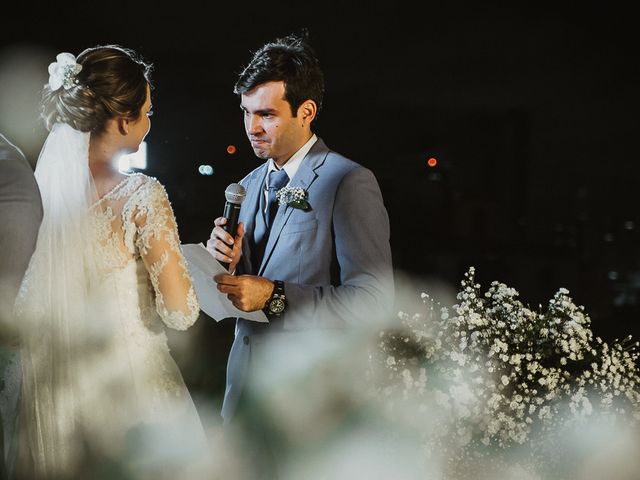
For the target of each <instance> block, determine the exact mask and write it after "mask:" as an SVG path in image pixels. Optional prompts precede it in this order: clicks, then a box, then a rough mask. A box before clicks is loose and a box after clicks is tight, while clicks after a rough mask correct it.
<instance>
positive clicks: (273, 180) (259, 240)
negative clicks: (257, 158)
mask: <svg viewBox="0 0 640 480" xmlns="http://www.w3.org/2000/svg"><path fill="white" fill-rule="evenodd" d="M287 182H289V176H288V175H287V172H285V171H284V170H272V171H271V172H269V178H268V181H267V185H268V188H267V195H268V200H267V202H268V203H267V207H266V208H265V200H264V191H261V192H260V202H259V203H258V205H259V206H258V211H257V212H256V223H255V228H254V231H253V247H252V250H251V263H252V264H253V266H254V270H255V272H257V271H258V269H259V268H260V264H261V263H262V256H263V255H264V249H265V248H266V245H267V241H268V239H269V228H270V227H271V223H272V222H273V219H274V218H275V216H276V212H277V211H278V202H277V199H276V192H277V191H278V190H280V188H282V187H284V186H285V185H286V184H287ZM265 210H266V213H265Z"/></svg>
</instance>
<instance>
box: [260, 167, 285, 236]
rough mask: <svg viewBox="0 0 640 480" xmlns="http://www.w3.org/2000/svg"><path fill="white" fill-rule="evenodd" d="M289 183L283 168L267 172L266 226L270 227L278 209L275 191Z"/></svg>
mask: <svg viewBox="0 0 640 480" xmlns="http://www.w3.org/2000/svg"><path fill="white" fill-rule="evenodd" d="M287 183H289V175H287V172H285V171H284V169H283V170H271V171H270V172H269V180H268V182H267V184H268V185H269V186H268V188H267V212H266V214H267V215H266V218H265V220H266V224H267V228H271V224H272V223H273V219H274V218H275V216H276V212H277V211H278V202H277V200H276V192H277V191H278V190H280V189H281V188H282V187H284V186H285V185H286V184H287Z"/></svg>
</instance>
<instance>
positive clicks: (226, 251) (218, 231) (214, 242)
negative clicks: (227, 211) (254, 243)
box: [207, 217, 244, 272]
mask: <svg viewBox="0 0 640 480" xmlns="http://www.w3.org/2000/svg"><path fill="white" fill-rule="evenodd" d="M226 223H227V219H226V218H225V217H218V218H216V219H215V220H214V224H215V227H214V228H213V230H212V231H211V238H209V240H207V250H209V253H211V255H213V256H214V258H215V259H216V260H218V261H219V262H222V263H228V264H229V271H230V272H234V271H235V270H236V265H238V262H239V261H240V256H241V254H242V239H243V238H244V223H242V222H240V223H239V224H238V230H237V231H236V238H235V239H234V238H233V237H232V236H231V235H230V234H229V233H228V232H227V231H226V230H225V229H224V228H222V226H223V225H226Z"/></svg>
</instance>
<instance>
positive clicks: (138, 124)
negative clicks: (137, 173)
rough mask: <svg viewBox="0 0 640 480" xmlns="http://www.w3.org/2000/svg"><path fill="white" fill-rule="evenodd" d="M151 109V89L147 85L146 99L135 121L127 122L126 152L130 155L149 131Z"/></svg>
mask: <svg viewBox="0 0 640 480" xmlns="http://www.w3.org/2000/svg"><path fill="white" fill-rule="evenodd" d="M151 108H152V105H151V89H150V88H149V85H147V99H146V100H145V102H144V105H142V108H141V109H140V114H139V115H138V118H137V119H136V120H132V121H130V122H129V132H128V135H127V137H129V138H128V140H129V141H128V142H127V143H128V145H127V147H128V148H127V150H128V151H129V152H131V153H133V152H137V151H138V148H139V147H140V144H141V143H142V141H143V140H144V138H145V137H146V136H147V134H148V133H149V130H150V129H151V120H150V118H149V117H151V115H152V114H153V111H152V109H151Z"/></svg>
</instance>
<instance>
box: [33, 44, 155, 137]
mask: <svg viewBox="0 0 640 480" xmlns="http://www.w3.org/2000/svg"><path fill="white" fill-rule="evenodd" d="M76 62H77V63H78V64H79V65H81V66H82V70H80V72H79V73H77V74H76V75H75V78H74V80H73V81H72V82H71V83H72V85H68V86H65V87H64V88H63V87H59V88H57V89H55V90H53V89H52V88H51V86H50V85H49V84H47V85H45V87H44V91H43V94H42V117H43V119H44V121H45V124H46V127H47V129H48V130H51V128H52V127H53V124H54V123H56V122H61V123H66V124H68V125H70V126H71V127H73V128H74V129H76V130H79V131H81V132H91V133H96V134H98V133H101V132H102V131H103V130H104V127H105V125H106V123H107V121H108V120H109V119H111V118H114V117H124V118H128V119H131V120H137V119H138V117H139V116H140V111H141V109H142V106H143V105H144V103H145V101H146V99H147V85H150V84H151V83H150V74H151V68H152V65H151V64H147V63H145V62H144V61H143V60H142V58H140V56H139V55H138V54H136V52H134V51H133V50H130V49H127V48H123V47H120V46H118V45H107V46H99V47H94V48H88V49H86V50H85V51H83V52H82V53H81V54H80V55H78V58H77V59H76Z"/></svg>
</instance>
